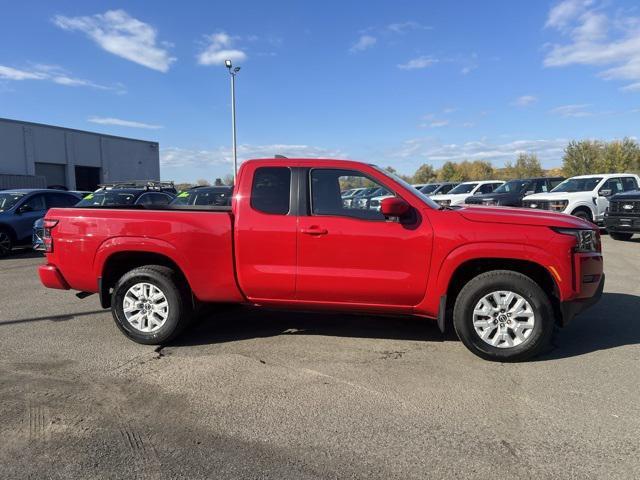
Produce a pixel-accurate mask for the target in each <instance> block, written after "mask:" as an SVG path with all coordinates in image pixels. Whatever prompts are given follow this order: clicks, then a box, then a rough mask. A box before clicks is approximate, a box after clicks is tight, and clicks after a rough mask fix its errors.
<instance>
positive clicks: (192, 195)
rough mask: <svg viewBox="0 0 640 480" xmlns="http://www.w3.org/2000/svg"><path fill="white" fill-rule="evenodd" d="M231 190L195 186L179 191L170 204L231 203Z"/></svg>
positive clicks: (223, 204) (225, 204)
mask: <svg viewBox="0 0 640 480" xmlns="http://www.w3.org/2000/svg"><path fill="white" fill-rule="evenodd" d="M231 192H232V190H231V189H230V188H229V189H226V188H196V189H193V190H187V191H185V192H180V193H179V194H178V196H177V197H176V198H175V199H174V200H173V201H172V202H171V205H214V206H218V207H222V206H227V205H231Z"/></svg>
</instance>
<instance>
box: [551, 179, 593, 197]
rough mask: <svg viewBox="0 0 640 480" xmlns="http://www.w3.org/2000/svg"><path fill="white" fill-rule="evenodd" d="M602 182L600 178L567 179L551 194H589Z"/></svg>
mask: <svg viewBox="0 0 640 480" xmlns="http://www.w3.org/2000/svg"><path fill="white" fill-rule="evenodd" d="M600 180H602V177H589V178H568V179H566V180H565V181H564V182H562V183H561V184H560V185H558V186H557V187H556V188H554V189H553V190H551V191H552V192H567V193H568V192H590V191H592V190H593V189H595V188H596V187H597V186H598V184H599V183H600Z"/></svg>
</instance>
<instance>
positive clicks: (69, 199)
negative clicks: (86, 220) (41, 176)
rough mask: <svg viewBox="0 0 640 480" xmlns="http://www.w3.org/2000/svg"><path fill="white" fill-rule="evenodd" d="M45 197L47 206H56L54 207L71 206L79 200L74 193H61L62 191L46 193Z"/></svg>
mask: <svg viewBox="0 0 640 480" xmlns="http://www.w3.org/2000/svg"><path fill="white" fill-rule="evenodd" d="M46 197H47V208H56V207H61V208H65V207H72V206H74V205H75V204H76V203H78V202H79V201H80V199H79V198H77V197H76V196H75V195H70V194H63V193H48V194H47V195H46Z"/></svg>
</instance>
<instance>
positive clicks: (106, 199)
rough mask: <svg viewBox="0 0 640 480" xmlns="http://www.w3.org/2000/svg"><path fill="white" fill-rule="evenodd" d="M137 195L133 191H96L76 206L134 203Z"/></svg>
mask: <svg viewBox="0 0 640 480" xmlns="http://www.w3.org/2000/svg"><path fill="white" fill-rule="evenodd" d="M135 200H136V197H135V195H134V194H133V193H125V192H109V191H107V192H96V193H90V194H89V195H87V196H86V197H84V198H83V199H82V200H80V203H78V204H77V205H76V207H98V206H100V207H104V206H116V205H133V202H134V201H135Z"/></svg>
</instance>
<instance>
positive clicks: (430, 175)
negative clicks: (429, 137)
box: [413, 163, 438, 183]
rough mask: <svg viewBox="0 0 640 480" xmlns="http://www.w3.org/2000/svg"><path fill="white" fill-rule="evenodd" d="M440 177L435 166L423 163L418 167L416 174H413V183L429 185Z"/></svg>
mask: <svg viewBox="0 0 640 480" xmlns="http://www.w3.org/2000/svg"><path fill="white" fill-rule="evenodd" d="M437 177H438V176H437V175H436V171H435V170H434V169H433V166H431V165H429V164H428V163H423V164H422V165H420V167H418V170H416V173H414V174H413V183H429V182H433V181H434V180H435V179H436V178H437Z"/></svg>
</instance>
